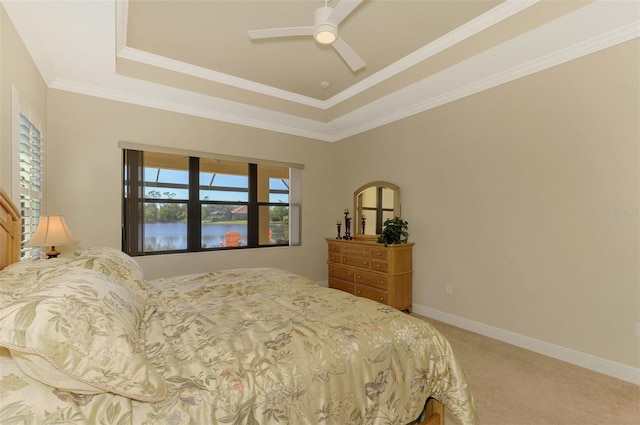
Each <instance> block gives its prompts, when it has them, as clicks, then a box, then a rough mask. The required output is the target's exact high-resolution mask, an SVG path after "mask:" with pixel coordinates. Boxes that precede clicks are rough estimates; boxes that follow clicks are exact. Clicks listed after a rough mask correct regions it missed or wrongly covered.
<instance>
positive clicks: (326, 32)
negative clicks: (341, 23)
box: [313, 6, 338, 44]
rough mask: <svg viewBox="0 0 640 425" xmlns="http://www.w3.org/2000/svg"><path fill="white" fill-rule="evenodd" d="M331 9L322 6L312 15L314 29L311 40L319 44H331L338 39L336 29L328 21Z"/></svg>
mask: <svg viewBox="0 0 640 425" xmlns="http://www.w3.org/2000/svg"><path fill="white" fill-rule="evenodd" d="M332 12H333V8H331V7H328V6H323V7H320V8H318V9H316V11H315V12H314V14H313V17H314V23H315V25H314V29H313V38H314V39H315V40H316V41H317V42H318V43H320V44H332V43H333V42H334V41H336V39H337V38H338V27H337V26H336V25H334V24H332V23H330V22H328V21H329V16H331V13H332Z"/></svg>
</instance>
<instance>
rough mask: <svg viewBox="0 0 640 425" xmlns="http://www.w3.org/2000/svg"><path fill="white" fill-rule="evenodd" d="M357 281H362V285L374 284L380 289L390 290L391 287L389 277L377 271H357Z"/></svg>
mask: <svg viewBox="0 0 640 425" xmlns="http://www.w3.org/2000/svg"><path fill="white" fill-rule="evenodd" d="M355 282H356V283H360V284H362V285H367V286H373V287H375V288H378V289H383V290H385V291H386V290H388V289H389V281H388V277H387V276H384V275H379V274H375V273H366V272H361V271H356V280H355Z"/></svg>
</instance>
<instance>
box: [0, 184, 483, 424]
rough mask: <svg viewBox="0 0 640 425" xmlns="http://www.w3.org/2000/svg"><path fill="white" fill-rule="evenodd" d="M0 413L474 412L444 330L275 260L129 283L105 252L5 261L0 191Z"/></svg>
mask: <svg viewBox="0 0 640 425" xmlns="http://www.w3.org/2000/svg"><path fill="white" fill-rule="evenodd" d="M0 195H1V196H0V201H1V202H0V203H1V208H0V228H1V229H0V230H1V236H0V247H1V248H2V255H1V257H2V258H0V268H3V269H2V270H0V423H2V424H45V423H71V424H104V425H133V424H135V425H150V424H172V425H182V424H185V425H186V424H197V425H204V424H207V425H208V424H237V425H241V424H246V425H250V424H295V425H298V424H339V425H345V424H398V425H404V424H429V425H431V424H440V425H441V424H443V423H444V411H443V408H446V409H448V410H449V411H450V412H451V414H452V415H453V416H454V417H456V418H457V419H458V420H459V421H460V423H462V424H464V425H473V424H476V423H477V414H476V409H475V404H474V400H473V396H472V394H471V392H470V390H469V388H468V386H467V383H466V380H465V377H464V372H463V370H462V368H461V367H460V365H459V364H458V363H457V362H456V360H455V357H454V355H453V353H452V352H451V348H450V346H449V344H448V342H447V341H446V340H445V338H444V337H443V336H442V335H441V334H440V333H438V332H437V331H436V330H435V329H433V328H432V327H431V326H430V325H428V324H427V323H426V322H424V321H422V320H419V319H417V318H415V317H412V316H410V315H408V314H405V313H401V312H399V311H397V310H394V309H392V308H390V307H388V306H385V305H382V304H379V303H376V302H374V301H370V300H367V299H364V298H357V297H354V296H351V295H349V294H347V293H344V292H342V291H337V290H332V289H328V288H323V287H320V286H318V285H317V284H316V283H314V282H313V281H311V280H309V279H307V278H305V277H303V276H299V275H296V274H293V273H290V272H287V271H284V270H280V269H274V268H251V269H234V270H223V271H212V272H209V273H202V274H193V275H185V276H179V277H173V278H163V279H156V280H151V281H148V280H145V279H144V276H143V273H142V270H141V268H140V267H139V265H138V263H137V262H136V261H135V260H134V259H132V258H131V257H128V256H127V255H125V254H123V253H122V252H121V251H119V250H116V249H113V248H105V247H92V248H88V249H82V250H79V251H77V252H76V253H75V255H74V258H58V259H51V260H38V261H22V262H19V261H18V257H19V253H18V251H19V245H20V236H19V231H20V221H19V220H20V218H19V214H18V212H17V210H16V208H15V207H14V206H13V205H12V204H11V203H10V202H9V200H8V199H7V197H6V195H4V193H2V192H1V191H0Z"/></svg>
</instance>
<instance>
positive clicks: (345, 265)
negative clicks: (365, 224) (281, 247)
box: [327, 238, 414, 313]
mask: <svg viewBox="0 0 640 425" xmlns="http://www.w3.org/2000/svg"><path fill="white" fill-rule="evenodd" d="M327 243H328V246H329V260H328V261H327V264H328V266H329V287H330V288H335V289H340V290H342V291H345V292H349V293H351V294H354V295H357V296H359V297H365V298H369V299H371V300H374V301H378V302H381V303H383V304H387V305H390V306H391V307H394V308H397V309H398V310H402V311H405V312H408V313H410V312H411V303H412V299H411V277H412V250H413V245H414V244H413V243H408V244H401V245H387V246H386V247H385V246H384V244H381V243H378V242H376V241H375V240H368V239H354V240H342V239H328V238H327Z"/></svg>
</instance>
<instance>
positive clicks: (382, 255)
mask: <svg viewBox="0 0 640 425" xmlns="http://www.w3.org/2000/svg"><path fill="white" fill-rule="evenodd" d="M369 256H370V257H371V259H372V260H385V261H386V260H387V259H388V258H389V252H388V251H386V250H383V249H372V250H371V253H370V255H369Z"/></svg>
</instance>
